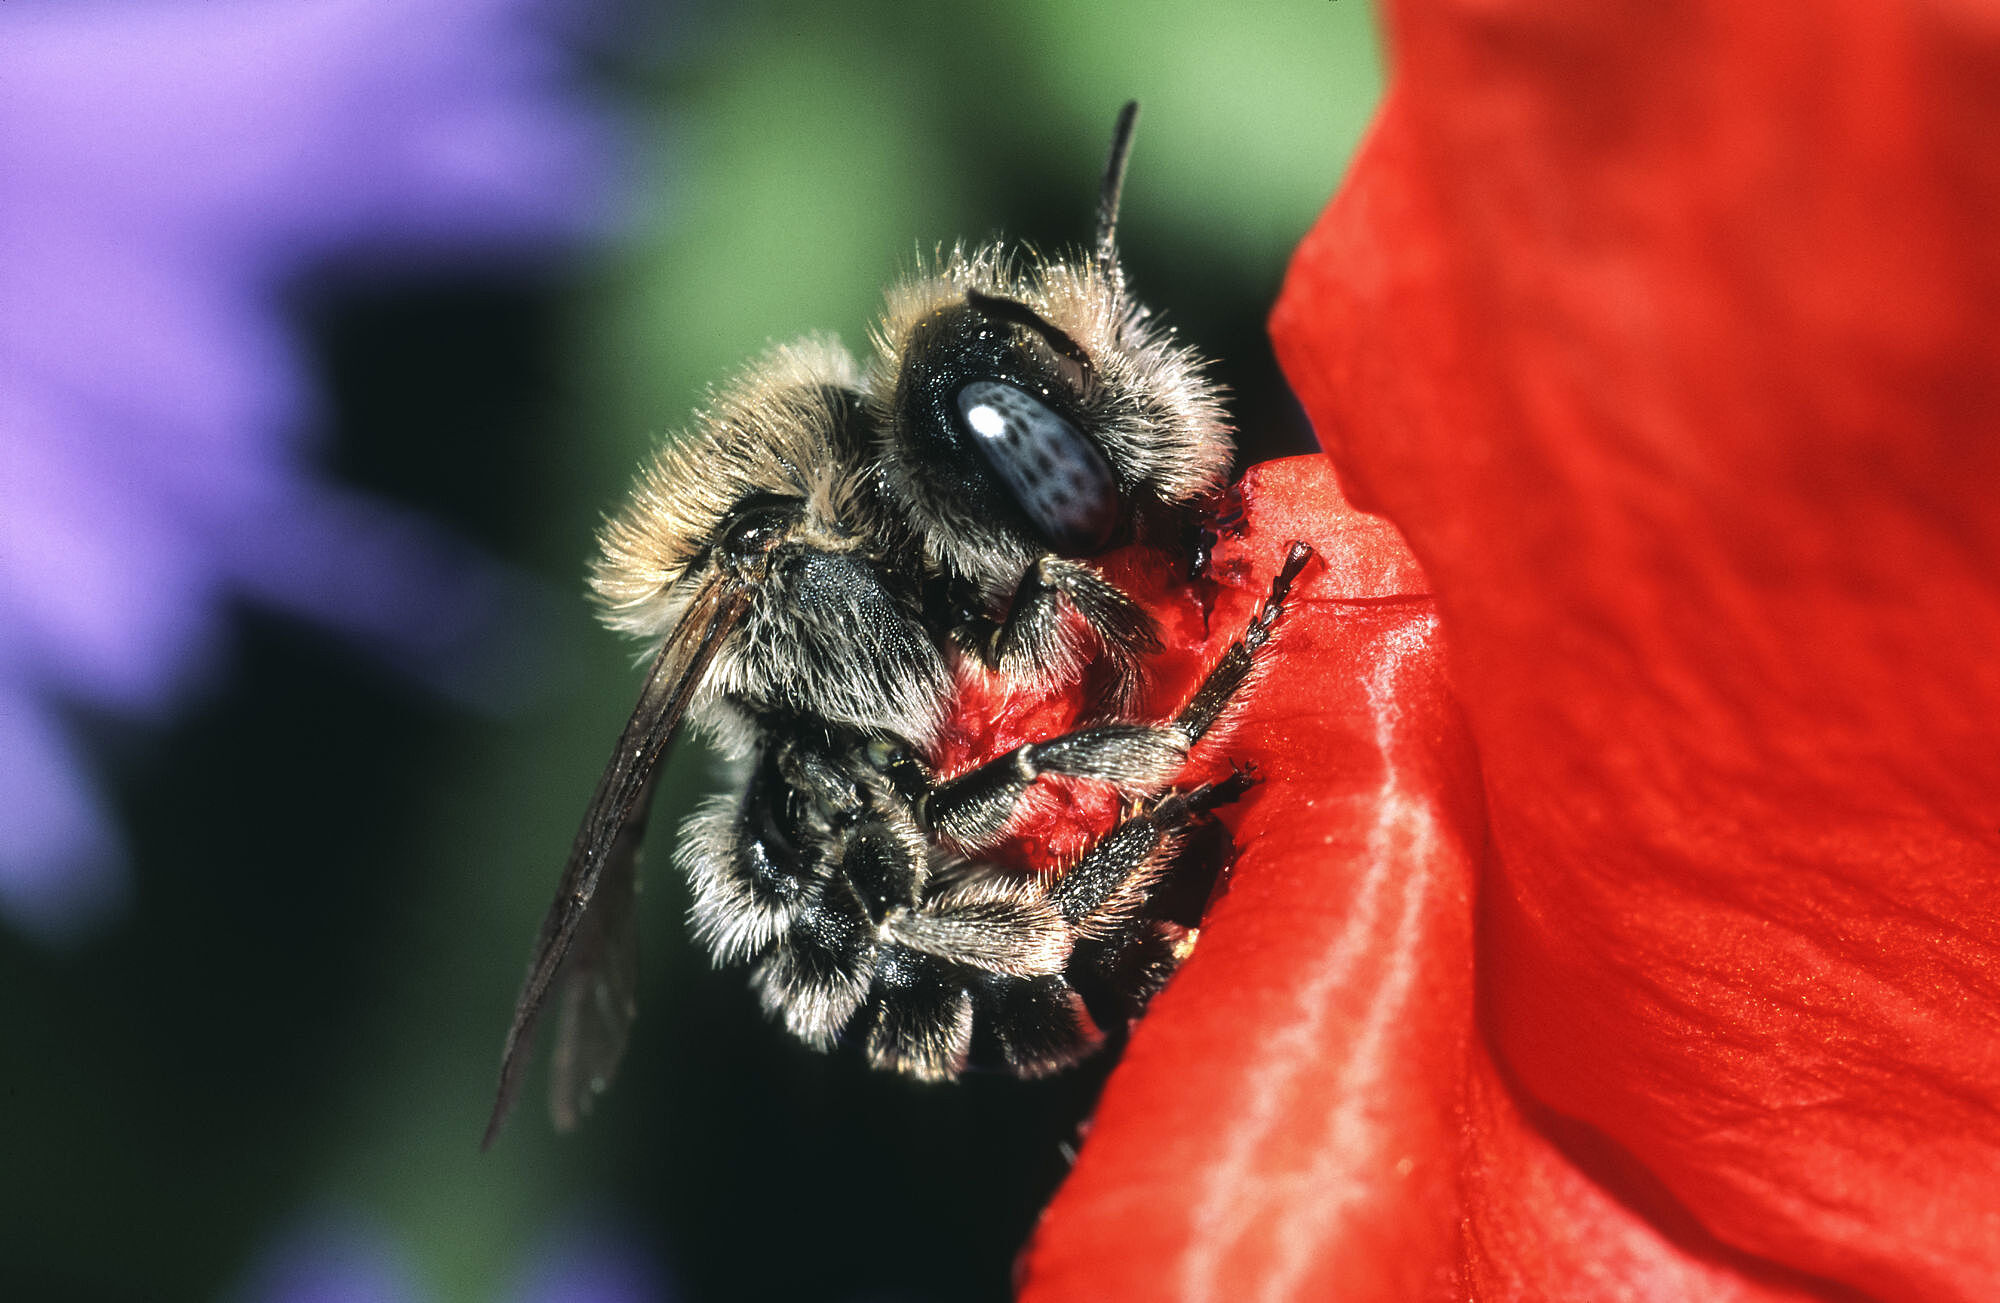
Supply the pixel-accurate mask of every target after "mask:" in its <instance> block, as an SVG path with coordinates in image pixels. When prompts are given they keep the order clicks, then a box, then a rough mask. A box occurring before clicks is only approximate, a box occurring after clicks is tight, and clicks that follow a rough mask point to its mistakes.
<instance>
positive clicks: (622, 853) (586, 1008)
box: [523, 769, 660, 1131]
mask: <svg viewBox="0 0 2000 1303" xmlns="http://www.w3.org/2000/svg"><path fill="white" fill-rule="evenodd" d="M659 772H660V771H659V770H657V769H655V770H654V771H653V776H654V778H655V779H657V778H658V776H659ZM653 787H654V784H653V783H648V784H647V785H646V789H645V790H644V791H642V792H641V793H639V803H638V805H636V806H635V807H633V810H632V817H631V818H630V819H629V820H627V821H626V823H625V826H624V827H623V828H622V829H620V830H619V833H618V839H617V840H616V841H615V842H613V843H612V844H611V853H610V854H609V855H608V856H606V857H605V861H604V872H603V873H602V874H600V875H599V876H598V879H597V894H596V895H595V896H593V897H592V898H591V901H590V910H589V912H588V913H586V914H585V915H584V916H583V922H582V923H580V924H578V925H577V929H576V937H575V939H574V940H572V941H571V942H570V947H569V954H568V955H567V956H565V957H564V959H563V961H562V967H560V968H558V969H557V970H556V981H555V996H554V1007H555V1009H556V1011H557V1017H558V1021H557V1023H556V1043H555V1050H554V1052H553V1053H551V1054H550V1056H549V1117H550V1118H551V1119H552V1120H553V1121H554V1122H555V1126H556V1130H558V1131H569V1130H573V1129H574V1128H575V1126H576V1124H577V1123H578V1122H580V1121H581V1120H582V1119H583V1118H584V1117H585V1116H586V1115H587V1114H589V1112H590V1108H591V1105H592V1104H594V1103H596V1102H597V1097H598V1096H599V1095H601V1094H603V1093H604V1092H605V1090H607V1089H608V1088H609V1087H610V1085H611V1078H612V1077H613V1076H614V1075H616V1073H617V1071H618V1061H619V1060H620V1059H622V1058H624V1057H625V1041H626V1038H627V1037H628V1036H629V1035H630V1033H631V1031H632V1019H633V1018H634V1017H635V1016H636V1015H637V1014H638V1012H639V1003H638V996H639V927H638V913H637V909H636V906H637V904H638V890H639V859H640V848H641V847H642V846H643V845H644V844H645V840H646V812H647V811H648V810H650V809H651V808H652V805H653ZM525 1057H526V1055H525V1054H524V1055H523V1058H525Z"/></svg>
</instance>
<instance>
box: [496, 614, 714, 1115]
mask: <svg viewBox="0 0 2000 1303" xmlns="http://www.w3.org/2000/svg"><path fill="white" fill-rule="evenodd" d="M749 609H750V596H749V593H748V591H747V590H746V589H744V588H743V587H741V586H738V585H725V584H723V583H721V582H720V581H711V582H710V583H708V584H706V585H704V586H703V587H702V588H701V589H700V590H698V591H697V592H696V594H695V596H694V599H693V601H691V602H690V603H689V605H688V610H687V613H686V615H684V616H683V617H682V619H681V622H680V624H679V625H678V626H677V627H676V628H675V629H674V631H673V633H671V634H669V635H668V637H667V641H666V645H664V646H663V647H661V648H660V654H659V655H658V656H656V657H654V658H653V666H652V668H651V669H650V670H648V671H647V673H646V686H645V687H643V688H641V689H640V691H639V704H638V705H637V706H635V707H634V708H633V710H632V718H631V720H630V721H628V722H627V723H626V725H625V731H624V732H623V733H621V734H620V735H619V737H618V747H617V749H616V750H615V751H613V752H612V755H611V763H610V764H609V765H607V766H606V767H605V770H604V776H603V777H602V778H600V779H598V781H597V791H596V792H595V793H594V794H592V796H591V798H590V808H589V809H588V810H587V811H586V812H585V813H584V816H583V826H582V827H581V828H579V829H577V833H576V840H575V842H573V843H572V844H571V846H570V851H569V861H568V863H566V864H564V865H563V872H562V883H561V885H560V886H559V887H558V888H557V889H556V898H555V900H554V902H552V903H551V904H550V905H549V912H548V913H547V914H546V915H545V916H544V917H543V918H542V928H541V932H540V933H539V934H538V935H537V936H536V938H535V950H534V957H533V959H532V960H530V962H529V965H528V979H527V981H526V982H524V983H523V984H522V986H521V995H520V998H519V999H517V1000H516V1001H515V1002H514V1021H513V1023H512V1025H511V1026H509V1027H508V1028H507V1041H506V1044H505V1045H504V1046H502V1047H501V1051H500V1089H499V1092H498V1094H497V1095H496V1097H495V1098H494V1101H493V1115H492V1117H491V1118H490V1119H489V1120H488V1121H487V1124H486V1137H485V1139H484V1140H482V1141H481V1142H480V1146H481V1148H484V1147H486V1146H488V1145H491V1144H492V1143H493V1139H494V1137H495V1136H497V1135H499V1134H500V1126H501V1124H502V1123H503V1122H505V1121H506V1118H507V1111H508V1109H509V1108H511V1107H512V1106H513V1103H514V1096H515V1095H516V1094H517V1093H519V1091H520V1088H521V1076H522V1074H523V1072H525V1071H526V1069H527V1066H528V1059H529V1053H530V1051H531V1050H532V1049H533V1047H534V1031H535V1023H536V1020H537V1019H538V1018H539V1016H540V1014H541V1011H542V1005H543V1002H544V1001H545V1000H547V998H548V995H549V991H550V989H551V987H553V986H554V985H555V984H556V979H557V977H558V974H559V973H562V972H563V970H564V968H565V960H567V959H569V958H571V955H572V948H573V947H574V946H575V944H576V943H577V942H578V941H579V940H580V939H581V940H583V941H584V942H585V945H584V947H583V949H582V950H581V951H579V952H577V954H576V956H575V957H576V960H577V962H576V964H575V965H574V966H573V967H571V968H570V969H569V973H570V974H572V975H573V976H574V977H575V979H576V980H575V982H573V983H572V984H571V987H572V990H573V991H581V992H582V994H581V995H572V996H570V997H569V998H568V999H566V1001H565V1003H566V1004H569V1005H570V1008H571V1011H572V1012H571V1014H570V1016H569V1017H567V1018H566V1019H565V1021H566V1023H567V1025H568V1027H569V1028H574V1029H578V1030H579V1032H580V1034H582V1035H584V1037H585V1039H584V1040H583V1041H581V1042H579V1043H578V1044H576V1045H574V1046H571V1045H568V1044H566V1045H565V1046H564V1047H563V1048H562V1049H561V1051H560V1052H559V1055H558V1071H557V1082H556V1088H557V1090H558V1091H573V1090H574V1089H575V1088H576V1087H577V1086H578V1085H579V1084H581V1085H582V1087H583V1088H584V1089H585V1090H586V1091H588V1090H590V1088H591V1086H592V1084H593V1081H594V1080H595V1079H608V1076H609V1070H610V1069H611V1068H614V1067H616V1066H617V1060H618V1052H619V1051H620V1050H621V1049H622V1048H623V1046H624V1039H625V1028H626V1027H627V1026H629V1025H630V1022H631V1010H632V1000H631V992H632V986H633V979H632V975H631V972H630V968H631V962H632V956H633V952H634V947H633V946H632V945H631V944H630V942H629V935H630V929H631V914H632V909H631V905H632V896H633V889H634V886H635V875H636V873H637V868H638V852H639V843H640V840H641V836H640V835H641V834H642V833H643V832H644V830H645V822H646V807H647V798H648V797H650V796H651V795H652V791H653V782H654V779H655V776H656V774H657V772H658V769H659V765H660V760H661V758H662V757H663V756H664V755H665V754H666V750H667V744H668V743H670V742H672V741H673V737H674V733H675V732H676V731H677V730H678V729H679V728H680V722H681V717H682V716H683V715H685V714H686V713H687V708H688V702H689V701H690V700H692V699H693V697H694V693H695V689H696V688H698V687H699V686H700V685H701V679H702V675H703V674H705V673H706V672H707V670H708V665H709V662H710V661H711V660H713V659H714V657H715V653H716V651H717V650H719V649H720V648H721V646H722V644H723V643H724V642H725V641H726V640H727V639H728V638H729V635H730V634H731V633H733V632H734V631H735V629H736V627H737V626H738V625H740V624H741V623H742V622H743V617H744V616H745V615H746V614H748V612H749ZM607 876H608V877H609V879H610V883H611V885H610V888H609V890H608V891H607V893H606V898H605V901H604V903H605V905H606V906H607V908H606V909H605V910H604V914H605V917H604V918H602V919H599V920H598V921H596V922H595V923H593V924H591V926H590V927H589V929H587V930H586V928H585V922H586V920H587V919H589V917H590V915H591V913H592V912H593V911H592V910H591V904H592V901H593V899H595V898H597V896H598V892H599V887H600V884H602V883H604V881H605V879H606V878H607ZM621 935H623V936H625V937H627V940H626V941H625V942H622V943H621V942H620V941H619V940H618V938H619V937H620V936H621ZM621 988H622V994H621ZM593 992H602V993H603V995H604V1001H603V1003H602V1005H601V1006H600V1005H599V1002H598V998H597V995H596V994H593ZM578 1001H586V1002H587V1004H588V1006H590V1007H589V1008H588V1009H587V1011H586V1009H585V1008H583V1007H580V1006H579V1004H578ZM578 1015H583V1016H578ZM580 1108H581V1102H580V1101H577V1100H575V1099H573V1098H572V1099H571V1100H570V1101H569V1102H568V1103H565V1102H564V1100H563V1098H562V1097H561V1096H558V1098H557V1099H556V1100H555V1101H553V1109H552V1111H553V1112H554V1114H555V1117H556V1121H557V1124H558V1125H559V1126H562V1125H567V1124H570V1123H573V1122H574V1120H575V1114H576V1112H578V1111H580Z"/></svg>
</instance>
